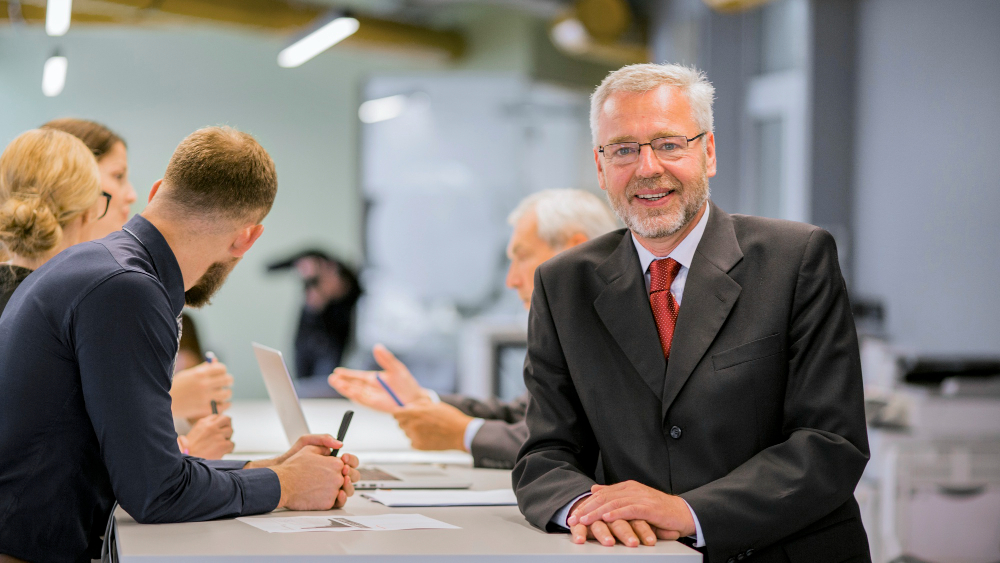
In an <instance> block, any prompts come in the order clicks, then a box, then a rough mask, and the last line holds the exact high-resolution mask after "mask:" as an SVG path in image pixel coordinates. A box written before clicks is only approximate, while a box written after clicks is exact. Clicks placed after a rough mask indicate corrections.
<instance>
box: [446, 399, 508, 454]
mask: <svg viewBox="0 0 1000 563" xmlns="http://www.w3.org/2000/svg"><path fill="white" fill-rule="evenodd" d="M441 402H442V403H448V404H449V405H451V406H453V407H455V408H457V409H458V410H460V411H462V412H464V413H465V414H467V415H469V416H473V417H476V418H484V419H486V420H502V421H504V422H508V423H515V422H520V421H522V420H524V411H525V410H527V408H528V394H527V393H525V394H524V395H522V396H520V397H518V398H517V399H514V400H513V401H510V402H507V401H500V400H497V399H490V400H488V401H480V400H479V399H473V398H472V397H469V396H466V395H442V396H441ZM518 447H520V446H518Z"/></svg>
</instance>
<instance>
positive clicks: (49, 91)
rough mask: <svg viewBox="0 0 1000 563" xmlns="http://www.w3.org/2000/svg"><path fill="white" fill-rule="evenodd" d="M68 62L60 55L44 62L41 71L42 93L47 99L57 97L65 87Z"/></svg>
mask: <svg viewBox="0 0 1000 563" xmlns="http://www.w3.org/2000/svg"><path fill="white" fill-rule="evenodd" d="M67 67H69V61H68V60H66V57H63V56H61V55H53V56H51V57H49V59H48V60H47V61H45V68H44V69H43V70H42V93H43V94H45V95H46V96H48V97H50V98H51V97H53V96H58V95H59V93H60V92H62V91H63V87H64V86H66V69H67Z"/></svg>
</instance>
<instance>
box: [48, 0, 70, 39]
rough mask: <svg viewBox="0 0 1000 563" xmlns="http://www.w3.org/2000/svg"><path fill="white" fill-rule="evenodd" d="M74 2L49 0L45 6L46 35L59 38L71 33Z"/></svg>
mask: <svg viewBox="0 0 1000 563" xmlns="http://www.w3.org/2000/svg"><path fill="white" fill-rule="evenodd" d="M72 13H73V0H49V1H48V4H47V5H46V6H45V33H47V34H49V35H51V36H53V37H59V36H60V35H66V32H67V31H69V21H70V17H71V14H72Z"/></svg>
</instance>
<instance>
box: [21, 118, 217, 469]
mask: <svg viewBox="0 0 1000 563" xmlns="http://www.w3.org/2000/svg"><path fill="white" fill-rule="evenodd" d="M41 128H42V129H49V130H56V131H62V132H64V133H69V134H70V135H73V136H75V137H77V138H78V139H80V140H81V141H83V143H84V144H85V145H86V146H87V148H89V149H90V152H91V153H93V155H94V158H96V159H97V169H98V171H99V174H100V183H101V189H102V190H103V193H104V194H106V195H105V198H106V199H107V202H106V205H107V208H106V212H105V213H104V215H103V216H101V217H100V218H99V219H98V220H97V221H96V222H95V223H94V224H93V225H92V226H91V227H90V230H89V238H86V239H84V240H93V239H99V238H104V237H105V236H107V235H109V234H111V233H114V232H117V231H120V230H121V229H122V227H123V226H124V225H125V222H126V221H128V218H129V215H130V214H131V207H132V204H133V203H135V201H136V199H137V196H136V193H135V189H134V188H133V187H132V183H131V182H130V181H129V179H128V150H127V147H126V145H125V139H123V138H122V137H121V135H119V134H117V133H115V132H114V131H112V130H111V129H109V128H108V127H107V126H105V125H102V124H100V123H97V122H95V121H88V120H86V119H77V118H72V117H65V118H61V119H54V120H52V121H49V122H48V123H46V124H45V125H42V127H41ZM84 240H80V241H77V242H84ZM22 279H23V278H22ZM186 327H187V325H185V329H186ZM193 331H194V329H192V332H193ZM195 338H197V336H195ZM188 342H190V340H188ZM182 349H183V342H182ZM198 350H199V352H198V356H197V358H198V361H195V362H193V363H191V362H187V363H183V365H181V364H182V362H181V361H180V359H178V363H177V364H176V365H175V369H174V379H173V384H172V385H171V388H170V396H171V398H172V399H173V404H172V410H173V415H174V421H175V425H174V426H175V429H176V430H177V433H178V434H179V436H178V445H179V447H180V449H181V451H182V452H184V453H189V454H190V455H193V456H197V457H203V458H206V459H220V458H221V457H222V456H223V455H224V454H227V453H229V452H231V451H232V449H233V444H232V442H231V441H230V438H231V437H232V434H233V428H232V421H231V420H230V419H229V417H228V416H212V410H211V402H212V401H213V400H214V401H216V403H217V410H218V412H219V413H222V412H224V411H225V410H226V409H228V408H229V405H230V404H229V399H230V397H231V396H232V391H231V390H230V389H231V387H232V385H233V377H232V376H231V375H230V374H229V373H228V372H227V371H226V366H225V365H224V364H222V363H221V362H215V363H209V362H204V361H203V359H202V356H201V352H200V346H199V347H198ZM192 432H193V434H192V435H188V436H187V437H185V434H189V433H192Z"/></svg>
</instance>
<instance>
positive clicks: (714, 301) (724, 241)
mask: <svg viewBox="0 0 1000 563" xmlns="http://www.w3.org/2000/svg"><path fill="white" fill-rule="evenodd" d="M709 205H711V206H712V211H711V213H710V214H709V219H708V225H706V226H705V233H704V234H703V235H702V237H701V242H699V243H698V249H697V251H696V252H695V255H694V260H693V261H692V262H691V269H690V270H689V271H688V277H687V282H686V283H685V285H684V297H683V299H682V300H681V308H680V311H679V313H678V315H677V327H676V328H675V330H674V340H673V344H672V345H671V346H670V362H669V365H668V366H667V376H666V378H665V380H664V383H663V394H662V397H663V413H662V414H663V416H664V417H666V415H667V411H668V410H670V406H671V405H672V404H673V402H674V399H676V398H677V395H678V393H680V391H681V388H683V387H684V384H685V383H687V380H688V378H689V377H691V373H692V372H693V371H694V368H695V367H696V366H697V365H698V362H700V361H701V358H702V356H704V355H705V352H706V351H707V350H708V347H709V346H710V345H711V344H712V341H714V340H715V335H716V334H718V332H719V329H720V328H722V324H723V323H724V322H725V321H726V318H727V317H728V316H729V312H730V311H731V310H732V308H733V305H734V304H736V299H737V298H738V297H739V295H740V291H742V288H741V287H740V284H738V283H736V282H735V281H734V280H733V279H732V278H730V277H729V275H728V273H727V272H729V270H731V269H732V268H733V266H735V265H736V264H737V263H738V262H739V261H740V260H741V259H742V258H743V252H742V251H741V250H740V247H739V243H738V241H737V240H736V232H735V230H734V229H733V220H732V217H730V216H729V214H728V213H725V212H723V211H722V210H721V209H719V208H718V207H716V206H715V204H714V203H709ZM656 350H657V351H659V346H657V347H656Z"/></svg>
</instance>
